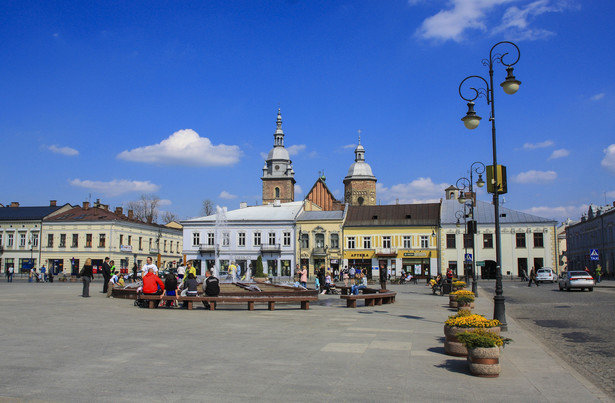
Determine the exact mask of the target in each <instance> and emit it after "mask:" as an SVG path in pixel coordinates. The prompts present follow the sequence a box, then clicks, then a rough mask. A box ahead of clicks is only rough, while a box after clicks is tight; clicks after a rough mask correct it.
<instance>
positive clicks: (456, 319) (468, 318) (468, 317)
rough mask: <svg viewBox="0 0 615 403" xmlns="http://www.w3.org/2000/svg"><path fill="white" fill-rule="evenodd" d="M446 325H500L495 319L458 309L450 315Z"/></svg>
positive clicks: (480, 326)
mask: <svg viewBox="0 0 615 403" xmlns="http://www.w3.org/2000/svg"><path fill="white" fill-rule="evenodd" d="M444 323H445V324H446V325H448V326H454V327H475V328H487V327H497V326H500V321H499V320H497V319H487V318H485V317H484V316H483V315H479V314H469V311H466V313H464V311H460V312H459V313H458V314H457V315H455V316H450V317H449V318H448V320H447V321H446V322H444Z"/></svg>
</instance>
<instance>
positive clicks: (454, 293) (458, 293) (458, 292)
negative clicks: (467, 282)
mask: <svg viewBox="0 0 615 403" xmlns="http://www.w3.org/2000/svg"><path fill="white" fill-rule="evenodd" d="M462 282H463V281H462ZM449 295H457V296H460V295H474V293H473V292H472V291H470V290H458V291H453V292H452V293H450V294H449Z"/></svg>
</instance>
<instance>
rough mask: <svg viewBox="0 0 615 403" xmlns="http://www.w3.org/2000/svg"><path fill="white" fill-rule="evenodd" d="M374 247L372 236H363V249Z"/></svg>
mask: <svg viewBox="0 0 615 403" xmlns="http://www.w3.org/2000/svg"><path fill="white" fill-rule="evenodd" d="M371 248H372V237H371V236H364V237H363V249H371Z"/></svg>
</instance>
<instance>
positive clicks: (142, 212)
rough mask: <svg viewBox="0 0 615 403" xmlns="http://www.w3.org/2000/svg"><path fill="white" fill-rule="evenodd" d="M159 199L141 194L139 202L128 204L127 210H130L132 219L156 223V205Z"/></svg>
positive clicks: (151, 195) (134, 201)
mask: <svg viewBox="0 0 615 403" xmlns="http://www.w3.org/2000/svg"><path fill="white" fill-rule="evenodd" d="M159 204H160V198H159V197H158V196H156V195H153V194H142V195H141V197H140V198H139V200H133V201H130V202H128V210H132V213H133V216H134V218H136V219H137V220H139V221H143V222H147V223H150V224H151V223H155V222H156V221H158V205H159Z"/></svg>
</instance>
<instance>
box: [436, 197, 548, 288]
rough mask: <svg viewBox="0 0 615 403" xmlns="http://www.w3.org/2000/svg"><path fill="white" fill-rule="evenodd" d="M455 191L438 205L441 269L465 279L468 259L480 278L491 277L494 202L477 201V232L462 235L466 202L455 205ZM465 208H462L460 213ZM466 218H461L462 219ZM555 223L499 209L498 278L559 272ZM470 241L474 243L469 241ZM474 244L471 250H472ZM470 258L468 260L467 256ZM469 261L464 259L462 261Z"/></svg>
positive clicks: (473, 201) (475, 207)
mask: <svg viewBox="0 0 615 403" xmlns="http://www.w3.org/2000/svg"><path fill="white" fill-rule="evenodd" d="M458 196H459V194H458V192H457V189H456V188H454V189H451V188H449V189H447V194H446V200H443V201H442V213H441V229H440V241H439V242H440V245H442V248H441V256H442V271H443V272H445V271H446V270H447V269H451V270H452V271H453V273H454V274H456V275H458V276H464V275H466V274H468V275H469V274H470V273H471V268H472V260H474V261H475V262H476V273H477V276H480V277H481V278H489V279H491V278H495V271H496V264H495V260H496V256H495V255H496V251H495V242H496V240H495V219H494V217H495V216H494V208H493V204H491V203H486V202H483V201H480V200H469V201H468V202H467V203H468V204H469V203H474V206H473V214H474V220H476V222H477V233H476V234H475V235H474V237H472V235H465V233H466V229H465V221H466V220H469V219H470V209H469V206H468V205H467V204H463V203H460V202H459V199H458ZM464 206H465V210H464ZM464 217H465V218H464ZM556 225H557V222H556V221H553V220H549V219H545V218H541V217H537V216H534V215H531V214H526V213H522V212H519V211H515V210H511V209H507V208H505V207H500V229H501V246H502V262H501V267H502V275H504V276H521V275H522V271H525V273H526V274H529V272H530V270H531V269H532V267H534V268H536V269H539V268H541V267H550V268H552V269H553V270H556V268H557V259H558V252H557V233H556V228H555V227H556ZM473 242H474V243H473ZM472 245H474V251H472ZM468 254H469V255H470V256H467V255H468ZM466 257H467V259H466Z"/></svg>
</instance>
